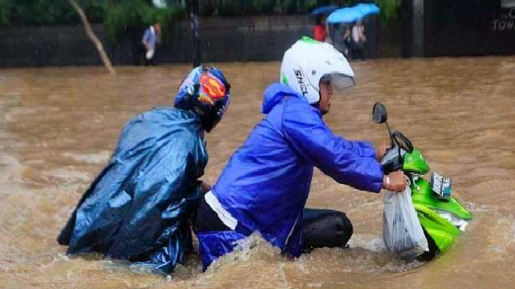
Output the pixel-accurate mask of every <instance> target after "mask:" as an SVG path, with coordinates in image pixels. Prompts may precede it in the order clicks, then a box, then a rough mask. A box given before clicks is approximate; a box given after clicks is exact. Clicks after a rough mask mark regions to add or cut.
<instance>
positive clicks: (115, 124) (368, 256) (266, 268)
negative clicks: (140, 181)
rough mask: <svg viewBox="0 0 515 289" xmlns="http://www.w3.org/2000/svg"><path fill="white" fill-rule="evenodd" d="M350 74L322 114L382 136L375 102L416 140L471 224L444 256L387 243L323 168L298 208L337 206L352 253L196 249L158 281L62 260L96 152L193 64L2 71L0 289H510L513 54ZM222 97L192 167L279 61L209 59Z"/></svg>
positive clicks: (116, 265) (210, 171) (357, 198)
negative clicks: (351, 81)
mask: <svg viewBox="0 0 515 289" xmlns="http://www.w3.org/2000/svg"><path fill="white" fill-rule="evenodd" d="M353 66H354V68H355V70H356V74H357V77H358V86H357V87H356V88H352V89H350V90H349V91H346V92H345V93H344V94H342V93H336V94H335V95H334V96H333V101H332V107H331V110H332V111H331V113H330V114H329V115H327V117H326V120H327V122H328V124H329V125H330V127H331V128H332V129H333V131H334V132H336V133H338V134H340V135H343V136H345V137H347V138H349V139H369V140H371V141H373V142H374V143H375V144H376V145H379V144H381V143H383V142H387V141H388V138H387V133H386V130H385V128H384V126H382V125H375V124H373V123H372V122H371V116H370V113H371V110H372V105H373V104H374V102H375V101H377V100H380V101H382V102H384V103H385V104H386V106H387V108H388V111H389V122H390V126H392V127H393V128H395V129H398V130H400V131H402V132H403V133H404V134H405V135H407V136H408V137H409V138H411V140H412V141H413V143H414V145H415V146H416V147H418V148H419V149H420V150H421V151H422V153H423V154H424V156H425V158H426V159H427V160H428V162H429V164H430V166H431V168H432V170H434V171H438V172H440V173H442V174H444V175H446V176H449V177H452V178H453V181H454V193H453V194H454V195H455V197H457V198H458V199H459V200H461V201H462V202H463V203H464V204H465V206H466V207H467V208H469V209H470V210H472V212H473V214H474V220H473V221H472V222H471V223H470V225H469V227H468V230H467V232H466V233H465V234H464V235H463V236H462V238H461V239H460V240H459V241H458V242H457V243H456V244H455V245H454V247H453V248H452V250H451V251H450V252H448V253H447V254H445V255H443V256H440V257H439V258H437V259H436V260H434V261H433V262H430V263H419V262H413V263H405V262H403V261H400V260H397V259H396V258H395V257H392V256H390V255H388V254H387V253H386V252H385V248H384V245H383V243H382V210H383V208H382V203H383V202H382V195H375V194H371V193H366V192H359V191H356V190H354V189H351V188H349V187H347V186H343V185H339V184H337V183H336V182H334V181H333V180H331V179H330V178H328V177H326V176H324V175H323V174H322V173H320V172H318V171H317V172H316V174H315V178H314V180H313V184H312V193H311V195H310V198H309V201H308V203H309V206H310V207H317V208H330V209H337V210H342V211H345V212H346V213H347V215H348V216H349V217H350V219H351V220H352V221H353V224H354V232H355V235H354V236H353V237H352V239H351V247H350V249H346V250H344V249H327V248H325V249H318V250H315V251H314V252H312V253H311V254H309V255H303V256H302V257H300V258H299V259H297V260H294V261H293V260H288V259H286V258H285V257H283V256H281V255H280V254H279V251H278V250H276V249H274V248H272V247H270V246H269V245H267V244H266V243H264V242H260V241H259V240H258V241H257V242H258V245H257V246H255V247H254V248H253V249H251V250H246V251H244V252H240V253H238V254H232V255H229V256H227V257H225V258H223V259H222V260H221V261H220V262H219V263H217V264H216V265H215V266H212V267H211V268H210V269H209V270H208V271H207V272H206V273H201V266H200V260H199V257H198V256H197V255H192V256H191V257H190V258H189V259H188V262H187V264H186V265H185V266H179V267H178V268H177V269H176V272H175V273H174V274H173V275H172V276H169V277H163V276H160V275H155V274H148V273H145V272H142V271H141V270H138V269H137V268H132V267H131V266H130V265H129V264H126V263H123V262H114V261H108V260H101V259H100V258H99V257H98V256H88V257H87V258H72V257H68V256H66V255H65V254H64V252H65V248H64V247H62V246H59V245H58V244H57V243H56V241H55V239H56V236H57V234H58V233H59V231H60V229H61V228H62V227H63V226H64V224H65V222H66V220H67V219H68V216H69V215H70V212H71V210H72V209H73V208H74V207H75V205H76V203H77V202H78V200H79V198H80V196H81V195H82V193H83V192H84V191H85V190H86V189H87V187H88V185H89V184H90V182H91V181H92V180H93V178H94V177H95V176H96V174H97V173H99V171H100V170H101V169H102V167H103V166H104V165H105V163H106V162H107V159H108V158H109V155H110V152H111V150H113V148H114V147H115V145H116V141H117V138H118V135H119V132H120V130H121V128H122V126H123V125H124V123H125V122H126V121H127V120H129V119H130V118H131V116H132V115H133V114H135V113H138V112H141V111H144V110H148V109H150V108H152V107H154V106H160V105H169V104H171V103H172V101H173V96H174V92H175V90H176V88H177V86H178V85H179V83H180V81H181V79H182V78H183V76H184V75H185V74H186V72H187V71H188V70H189V66H186V65H184V66H162V67H157V68H118V76H116V77H111V76H109V75H107V73H105V72H104V71H103V70H102V69H101V68H49V69H4V70H0V288H45V289H47V288H85V289H91V288H395V289H398V288H410V289H413V288H423V289H430V288H440V289H445V288H452V289H455V288H513V286H514V285H513V284H515V272H514V270H513V269H512V267H511V266H512V265H513V264H514V262H515V214H514V213H515V93H514V91H515V80H514V76H513V75H514V74H513V72H514V71H515V58H514V57H511V58H510V57H492V58H459V59H453V58H440V59H417V60H375V61H366V62H357V63H353ZM219 67H220V68H222V70H223V71H224V72H225V74H226V76H227V77H228V79H229V80H230V82H231V83H232V87H233V90H232V92H233V93H232V95H233V98H232V102H231V107H230V108H229V111H228V113H227V115H226V117H225V118H224V120H223V121H222V122H221V123H220V124H219V126H218V127H217V128H216V129H215V130H214V131H213V132H212V133H211V134H209V135H208V136H207V142H208V150H209V154H210V160H209V164H208V167H207V171H206V175H205V177H204V179H206V180H208V181H209V182H214V181H216V178H217V175H218V174H219V173H220V172H221V170H222V168H223V167H224V165H225V164H226V162H227V161H228V159H229V157H230V155H231V153H232V152H233V151H234V150H235V149H236V148H237V147H238V146H239V145H240V144H241V143H242V142H243V141H244V140H245V138H246V136H247V134H248V133H249V132H250V130H251V129H252V127H253V126H254V125H255V124H256V123H257V122H258V121H259V120H260V119H261V118H262V116H261V115H260V107H261V96H262V91H263V89H264V88H265V87H266V86H267V85H268V84H270V83H271V82H273V81H276V79H277V77H278V69H279V63H277V62H272V63H244V64H235V63H231V64H220V65H219Z"/></svg>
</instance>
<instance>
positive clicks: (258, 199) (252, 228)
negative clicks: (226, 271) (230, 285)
mask: <svg viewBox="0 0 515 289" xmlns="http://www.w3.org/2000/svg"><path fill="white" fill-rule="evenodd" d="M280 80H281V83H276V84H272V85H271V86H269V87H268V88H267V89H266V91H265V93H264V99H263V106H262V112H263V113H264V114H266V115H267V116H266V118H264V119H263V120H262V121H261V122H260V123H259V124H257V126H256V127H255V128H254V130H253V131H252V132H251V133H250V135H249V137H248V138H247V140H246V141H245V143H244V144H243V145H242V146H241V147H240V148H239V149H238V150H237V151H236V152H235V153H234V154H233V156H232V157H231V159H230V160H229V163H228V164H227V166H226V167H225V169H224V170H223V172H222V174H221V176H220V178H219V179H218V181H217V182H216V184H215V185H214V186H213V187H212V189H211V191H209V192H208V193H207V194H206V195H205V196H204V199H203V200H202V202H201V204H200V207H199V209H198V211H197V216H196V222H195V223H196V224H195V225H196V229H197V235H198V238H199V251H200V254H201V256H202V262H203V266H204V269H206V268H207V267H208V266H209V265H210V264H211V263H212V262H213V261H214V260H216V259H217V258H219V257H221V256H222V255H224V254H226V253H228V252H231V251H232V250H233V249H234V248H235V247H236V246H237V243H238V241H239V240H241V239H243V238H245V237H247V236H249V235H250V234H252V233H253V232H258V233H259V234H260V235H261V236H262V237H263V238H264V239H265V240H267V241H268V242H270V243H271V244H272V245H273V246H276V247H279V248H280V249H281V250H282V252H283V253H285V254H287V255H291V256H299V255H300V254H301V253H302V252H304V251H307V250H310V249H312V248H317V247H344V246H346V244H347V242H348V240H349V239H350V237H351V236H352V232H353V229H352V224H351V222H350V220H349V219H348V218H347V217H346V215H345V214H344V213H343V212H338V211H334V210H313V209H305V205H306V201H307V199H308V195H309V191H310V185H311V180H312V176H313V169H314V167H317V168H319V169H320V170H321V171H322V172H324V173H325V174H326V175H328V176H330V177H331V178H333V179H334V180H335V181H337V182H338V183H341V184H346V185H350V186H352V187H354V188H357V189H360V190H364V191H370V192H376V193H378V192H380V190H381V189H382V188H384V189H386V190H390V191H396V192H399V191H403V190H404V189H405V188H406V181H405V177H404V175H403V173H402V172H393V173H390V174H389V175H385V174H384V172H383V168H382V167H381V165H380V164H379V160H380V159H381V158H382V156H383V155H384V152H385V149H384V148H382V149H378V150H376V149H375V148H374V146H373V145H372V144H371V143H370V142H367V141H350V140H347V139H344V138H342V137H340V136H337V135H335V134H333V133H332V132H331V130H330V129H329V127H327V125H326V124H325V122H324V120H323V118H322V116H323V115H324V114H326V113H328V112H329V109H330V105H331V97H332V95H333V87H335V88H337V89H343V88H347V87H351V86H354V85H355V80H354V72H353V70H352V68H351V67H350V65H349V63H348V62H347V60H346V59H345V57H344V56H343V55H342V54H341V53H340V52H338V51H337V50H336V49H334V47H333V46H332V45H330V44H326V43H321V42H318V41H315V40H312V39H310V38H307V37H304V38H302V39H301V40H299V41H297V42H296V43H295V44H294V45H293V46H292V47H291V48H290V49H288V50H287V51H286V52H285V54H284V57H283V60H282V64H281V74H280Z"/></svg>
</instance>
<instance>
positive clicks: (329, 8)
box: [309, 5, 338, 17]
mask: <svg viewBox="0 0 515 289" xmlns="http://www.w3.org/2000/svg"><path fill="white" fill-rule="evenodd" d="M336 9H338V6H335V5H327V6H320V7H318V8H316V9H314V10H313V11H311V13H310V14H309V15H310V16H311V17H317V16H318V15H323V14H329V13H331V12H333V11H334V10H336Z"/></svg>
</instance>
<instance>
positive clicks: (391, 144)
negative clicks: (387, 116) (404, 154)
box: [384, 121, 394, 148]
mask: <svg viewBox="0 0 515 289" xmlns="http://www.w3.org/2000/svg"><path fill="white" fill-rule="evenodd" d="M384 124H385V125H386V129H387V130H388V135H390V146H391V147H392V148H393V147H394V143H393V136H392V131H391V130H390V126H389V125H388V122H387V121H385V123H384Z"/></svg>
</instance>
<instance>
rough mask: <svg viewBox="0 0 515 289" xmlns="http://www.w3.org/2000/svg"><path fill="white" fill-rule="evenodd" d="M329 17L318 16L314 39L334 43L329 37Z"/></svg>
mask: <svg viewBox="0 0 515 289" xmlns="http://www.w3.org/2000/svg"><path fill="white" fill-rule="evenodd" d="M326 20H327V16H326V15H323V14H321V15H318V16H317V19H316V25H315V28H314V29H313V39H315V40H317V41H320V42H327V43H332V40H331V37H330V35H329V27H328V25H327V23H326Z"/></svg>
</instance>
